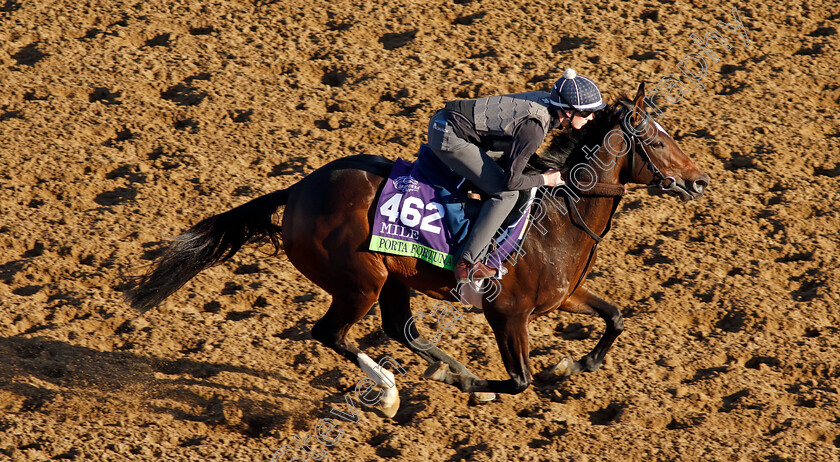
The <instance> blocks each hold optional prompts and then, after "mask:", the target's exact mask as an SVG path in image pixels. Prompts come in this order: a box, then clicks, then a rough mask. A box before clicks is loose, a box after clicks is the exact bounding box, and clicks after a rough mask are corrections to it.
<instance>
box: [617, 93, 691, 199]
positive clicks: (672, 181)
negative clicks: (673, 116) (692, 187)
mask: <svg viewBox="0 0 840 462" xmlns="http://www.w3.org/2000/svg"><path fill="white" fill-rule="evenodd" d="M625 107H626V106H625ZM628 109H629V108H628ZM630 110H631V111H632V110H635V108H633V109H630ZM649 119H650V116H649V115H647V113H644V116H643V117H642V122H641V123H639V125H637V126H635V127H631V126H628V125H629V124H628V122H627V117H623V118H622V119H621V131H623V132H624V134H625V135H627V137H628V138H630V153H631V156H630V176H631V177H632V176H633V175H635V174H636V155H638V156H639V157H641V158H642V161H643V162H644V166H646V167H647V169H648V171H650V173H651V174H653V178H654V180H659V187H660V188H661V189H662V190H663V191H676V190H677V189H683V190H684V188H682V187H680V185H679V184H677V179H676V178H674V177H672V176H665V174H664V173H662V171H661V170H659V167H657V166H656V164H654V163H653V159H652V158H651V157H650V153H648V151H647V149H645V146H646V145H647V143H645V142H644V140H643V139H642V137H641V135H640V134H639V133H641V132H642V130H640V128H642V126H643V125H645V124H647V123H649V122H648V120H649ZM656 130H659V127H658V124H656ZM686 192H687V191H686Z"/></svg>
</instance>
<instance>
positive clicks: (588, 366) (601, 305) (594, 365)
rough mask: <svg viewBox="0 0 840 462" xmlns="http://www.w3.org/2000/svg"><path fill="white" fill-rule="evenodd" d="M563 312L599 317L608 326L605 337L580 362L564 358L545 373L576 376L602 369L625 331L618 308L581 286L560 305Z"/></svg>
mask: <svg viewBox="0 0 840 462" xmlns="http://www.w3.org/2000/svg"><path fill="white" fill-rule="evenodd" d="M560 309H561V310H562V311H566V312H569V313H581V314H589V315H598V316H600V317H601V319H603V320H604V322H605V323H606V324H607V328H606V330H605V331H604V335H602V336H601V339H600V340H598V344H597V345H595V348H593V349H592V351H591V352H589V353H588V354H587V355H586V356H584V357H583V358H581V359H580V360H578V361H574V360H572V359H571V358H564V359H563V360H561V361H560V362H559V363H558V364H557V365H556V366H554V367H553V368H550V369H549V370H547V371H545V372H544V374H554V373H556V374H559V375H565V376H569V375H574V374H577V373H579V372H592V371H596V370H598V368H600V367H601V363H603V361H604V357H605V356H606V355H607V351H609V349H610V347H611V346H612V344H613V342H614V341H615V339H616V337H618V335H619V334H621V332H622V331H623V330H624V318H622V317H621V311H620V310H619V309H618V307H617V306H615V305H613V304H612V303H609V302H607V301H606V300H604V299H602V298H601V297H599V296H597V295H595V294H594V293H592V292H591V291H589V289H586V288H585V287H583V286H581V287H579V288H578V289H577V290H576V291H575V292H574V293H573V294H572V295H571V296H569V298H568V299H567V300H566V301H565V302H563V304H562V305H560Z"/></svg>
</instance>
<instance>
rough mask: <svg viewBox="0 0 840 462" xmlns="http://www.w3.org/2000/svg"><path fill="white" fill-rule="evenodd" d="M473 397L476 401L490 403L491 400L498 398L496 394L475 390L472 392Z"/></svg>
mask: <svg viewBox="0 0 840 462" xmlns="http://www.w3.org/2000/svg"><path fill="white" fill-rule="evenodd" d="M472 399H473V400H475V402H476V403H489V402H490V401H493V400H494V399H496V394H495V393H490V392H483V391H474V392H473V393H472Z"/></svg>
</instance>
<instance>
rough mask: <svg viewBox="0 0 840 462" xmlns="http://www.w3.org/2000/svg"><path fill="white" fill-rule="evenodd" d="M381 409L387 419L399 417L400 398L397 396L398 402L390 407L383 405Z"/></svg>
mask: <svg viewBox="0 0 840 462" xmlns="http://www.w3.org/2000/svg"><path fill="white" fill-rule="evenodd" d="M380 409H381V410H382V413H383V414H385V417H387V418H389V419H393V418H394V416H395V415H397V411H399V410H400V397H399V396H397V399H396V401H394V402H393V403H391V404H390V405H387V404H385V403H382V407H381V408H380Z"/></svg>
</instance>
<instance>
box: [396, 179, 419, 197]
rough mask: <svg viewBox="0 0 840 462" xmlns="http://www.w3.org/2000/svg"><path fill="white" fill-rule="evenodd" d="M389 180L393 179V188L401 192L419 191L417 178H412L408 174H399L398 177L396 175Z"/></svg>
mask: <svg viewBox="0 0 840 462" xmlns="http://www.w3.org/2000/svg"><path fill="white" fill-rule="evenodd" d="M391 181H393V183H394V188H396V189H397V191H399V192H402V193H406V192H414V191H419V190H420V183H418V182H417V180H415V179H414V178H412V177H411V176H409V175H407V176H400V177H397V178H395V179H393V180H391Z"/></svg>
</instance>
